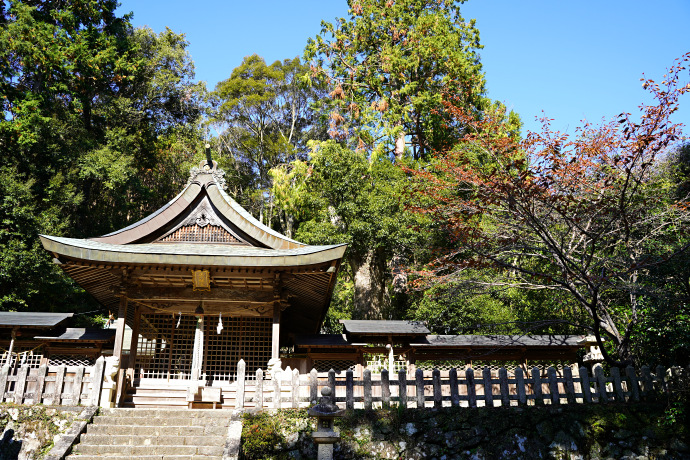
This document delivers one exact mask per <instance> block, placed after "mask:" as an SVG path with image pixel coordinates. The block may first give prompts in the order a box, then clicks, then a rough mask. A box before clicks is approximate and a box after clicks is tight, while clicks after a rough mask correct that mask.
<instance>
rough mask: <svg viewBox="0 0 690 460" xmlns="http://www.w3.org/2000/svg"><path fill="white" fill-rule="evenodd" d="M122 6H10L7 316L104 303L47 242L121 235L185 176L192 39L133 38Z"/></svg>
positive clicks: (4, 45)
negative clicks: (42, 237)
mask: <svg viewBox="0 0 690 460" xmlns="http://www.w3.org/2000/svg"><path fill="white" fill-rule="evenodd" d="M116 7H117V2H116V1H114V0H88V1H87V0H70V1H47V2H45V1H21V0H10V1H7V2H4V3H3V8H2V9H1V10H0V16H1V17H0V94H1V95H2V99H0V104H2V110H3V115H4V116H3V118H2V119H0V174H1V175H2V177H1V178H0V182H1V183H2V184H3V185H2V192H3V193H2V203H0V222H1V223H0V248H1V249H2V250H1V251H0V254H2V256H0V309H2V310H17V309H27V308H31V309H33V310H51V309H64V308H69V309H75V308H77V309H78V308H80V306H89V305H90V306H91V307H92V306H94V305H93V302H92V301H91V300H90V299H88V298H86V297H85V296H84V295H83V291H81V290H80V289H78V288H77V287H76V286H74V285H72V284H70V282H69V281H68V280H65V278H64V277H63V276H62V275H61V273H60V272H59V270H58V269H57V268H55V267H54V266H53V265H52V263H51V260H50V257H49V255H48V254H47V253H46V252H45V251H44V250H43V249H42V248H41V247H40V243H39V241H38V234H39V233H50V234H55V235H66V236H74V237H83V236H90V235H94V234H99V233H104V232H108V231H111V230H113V229H114V228H117V227H121V226H123V225H124V224H126V223H127V222H128V221H131V220H134V219H136V218H138V217H140V216H141V215H142V214H145V213H146V212H147V211H150V210H152V209H151V208H149V207H154V206H157V205H160V204H162V203H164V202H165V201H166V200H167V199H169V198H170V196H169V193H172V192H170V190H169V189H168V188H165V187H164V186H165V185H166V184H171V183H172V182H174V181H175V180H180V179H179V177H180V174H179V172H178V169H179V168H178V165H179V163H180V161H181V159H183V158H184V157H183V156H182V157H181V156H180V155H178V152H177V151H175V150H174V148H175V145H177V143H179V142H180V140H181V139H193V138H194V134H193V133H189V132H186V131H185V129H182V128H181V127H182V126H190V125H191V126H195V125H196V124H198V119H199V115H200V113H201V110H200V107H199V103H200V96H199V95H198V91H199V87H198V86H197V85H196V84H195V83H194V82H193V66H192V63H191V59H190V58H189V55H188V54H187V52H186V46H187V43H186V42H185V40H184V37H183V36H181V35H176V34H173V33H172V32H170V31H169V30H168V31H166V32H163V33H161V34H159V35H156V34H154V33H153V32H151V31H150V30H139V31H134V30H133V29H132V27H131V25H130V23H129V16H124V17H118V16H117V15H116V14H115V9H116ZM171 152H172V153H171ZM182 161H183V160H182ZM166 195H168V196H166ZM142 203H143V205H142ZM153 209H155V208H153Z"/></svg>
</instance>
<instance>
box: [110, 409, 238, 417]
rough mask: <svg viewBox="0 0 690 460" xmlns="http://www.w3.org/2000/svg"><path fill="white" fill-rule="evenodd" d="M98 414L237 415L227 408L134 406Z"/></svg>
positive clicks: (164, 415) (126, 415)
mask: <svg viewBox="0 0 690 460" xmlns="http://www.w3.org/2000/svg"><path fill="white" fill-rule="evenodd" d="M99 414H100V415H110V416H113V417H154V418H168V417H190V418H200V417H218V418H224V417H227V418H230V417H233V416H234V417H237V416H238V413H237V412H236V411H233V410H227V409H210V410H206V409H194V410H189V409H136V408H117V409H101V410H100V412H99Z"/></svg>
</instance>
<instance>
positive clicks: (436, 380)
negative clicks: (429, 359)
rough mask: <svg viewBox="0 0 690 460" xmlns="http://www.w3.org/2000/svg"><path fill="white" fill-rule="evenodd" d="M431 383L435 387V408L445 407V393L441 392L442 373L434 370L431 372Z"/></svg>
mask: <svg viewBox="0 0 690 460" xmlns="http://www.w3.org/2000/svg"><path fill="white" fill-rule="evenodd" d="M431 381H432V383H433V385H434V407H443V393H442V392H441V371H439V370H438V369H434V370H433V371H432V372H431Z"/></svg>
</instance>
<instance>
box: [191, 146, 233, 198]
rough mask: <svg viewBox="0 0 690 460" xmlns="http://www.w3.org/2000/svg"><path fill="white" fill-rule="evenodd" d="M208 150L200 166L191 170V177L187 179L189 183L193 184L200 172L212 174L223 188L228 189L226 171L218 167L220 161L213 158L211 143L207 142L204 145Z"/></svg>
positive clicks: (217, 183)
mask: <svg viewBox="0 0 690 460" xmlns="http://www.w3.org/2000/svg"><path fill="white" fill-rule="evenodd" d="M204 149H205V151H206V159H205V160H201V162H200V163H199V167H196V166H194V167H192V168H191V169H190V170H189V179H188V180H187V185H189V184H191V183H192V182H194V181H195V180H196V179H197V176H199V174H211V175H212V176H213V180H214V182H215V183H216V185H217V186H218V187H220V189H221V190H227V185H226V184H225V171H223V170H222V169H220V168H219V167H218V162H217V161H214V160H213V159H212V158H211V144H209V143H206V144H205V145H204Z"/></svg>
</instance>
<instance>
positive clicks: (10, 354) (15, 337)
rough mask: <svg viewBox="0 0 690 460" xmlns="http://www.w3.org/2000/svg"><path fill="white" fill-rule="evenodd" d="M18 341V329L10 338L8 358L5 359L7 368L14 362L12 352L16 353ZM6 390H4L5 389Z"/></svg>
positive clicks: (14, 329)
mask: <svg viewBox="0 0 690 460" xmlns="http://www.w3.org/2000/svg"><path fill="white" fill-rule="evenodd" d="M16 339H17V328H16V327H13V328H12V337H11V338H10V348H9V349H8V350H7V358H6V359H5V366H9V365H10V363H11V362H12V352H13V351H14V341H15V340H16ZM3 390H4V388H3Z"/></svg>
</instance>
